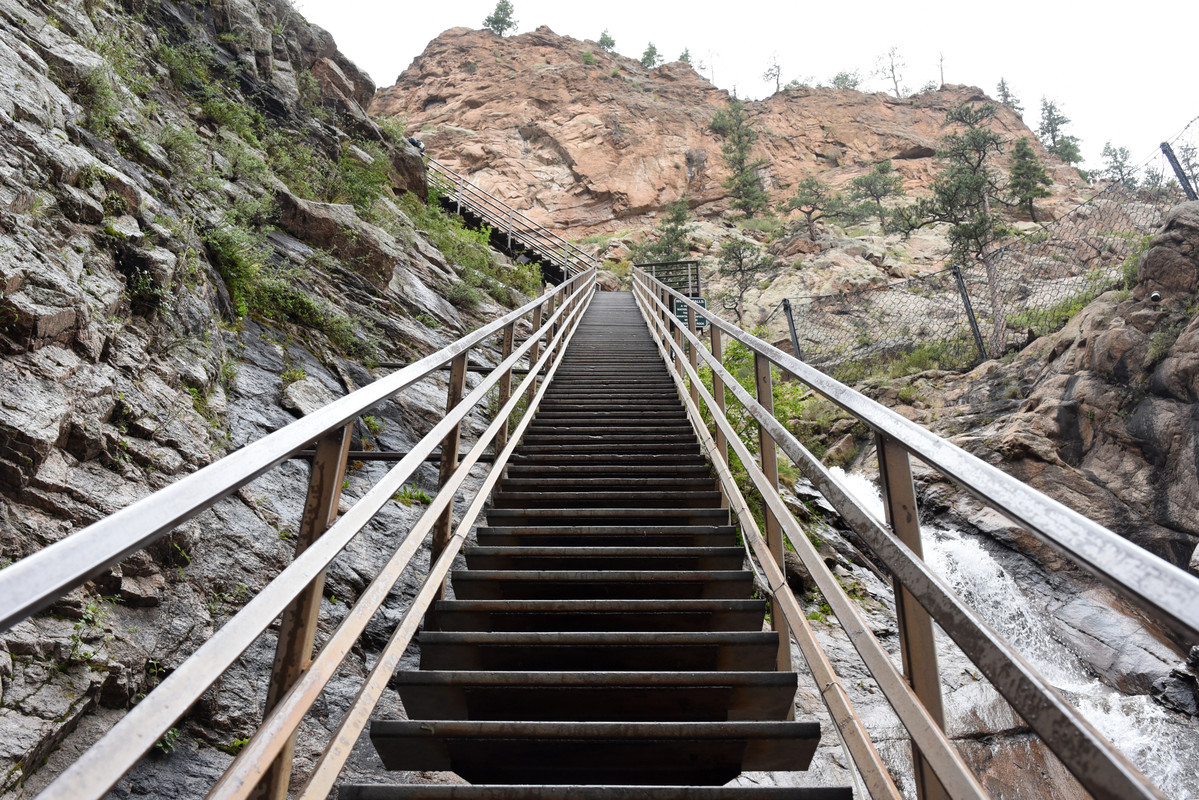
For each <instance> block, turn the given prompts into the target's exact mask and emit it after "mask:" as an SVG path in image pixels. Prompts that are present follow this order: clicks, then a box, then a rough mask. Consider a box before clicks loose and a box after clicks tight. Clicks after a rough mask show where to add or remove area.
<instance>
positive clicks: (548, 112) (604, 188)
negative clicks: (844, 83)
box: [371, 27, 1078, 236]
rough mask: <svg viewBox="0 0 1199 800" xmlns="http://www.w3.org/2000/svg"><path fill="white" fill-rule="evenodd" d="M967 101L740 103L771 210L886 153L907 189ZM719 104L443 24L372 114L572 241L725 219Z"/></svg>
mask: <svg viewBox="0 0 1199 800" xmlns="http://www.w3.org/2000/svg"><path fill="white" fill-rule="evenodd" d="M976 99H983V95H982V92H981V91H980V90H978V89H974V88H970V87H965V86H947V87H944V88H943V89H942V90H941V91H938V92H928V93H924V94H920V95H915V96H912V97H908V98H903V99H896V98H893V97H890V96H887V95H883V94H863V93H861V92H857V91H852V90H837V89H808V88H804V89H792V90H787V91H783V92H780V93H778V94H775V95H774V96H772V97H770V98H769V99H767V100H763V101H761V102H751V103H748V104H747V106H748V109H749V113H750V118H751V119H752V121H753V123H754V125H755V126H756V127H757V128H758V130H759V132H760V139H759V146H758V148H757V149H756V150H755V156H758V155H760V156H761V157H763V158H766V159H767V161H768V163H767V165H766V166H765V167H764V168H763V170H762V172H761V174H762V177H763V179H764V185H765V187H766V188H767V190H768V191H769V192H770V194H771V196H772V198H773V199H774V200H776V201H777V200H782V199H783V198H784V197H785V196H786V194H787V190H788V187H793V186H794V185H795V184H796V183H798V182H799V181H800V180H802V179H804V178H806V177H809V176H813V175H819V176H820V178H821V180H823V181H825V182H826V183H829V184H831V185H833V186H835V187H839V186H842V185H844V184H846V183H847V182H848V181H849V180H851V179H852V178H854V177H856V176H858V175H861V174H863V173H865V172H868V171H869V170H870V168H871V166H872V165H873V164H874V163H875V162H877V161H881V160H884V159H891V160H892V162H893V164H894V166H895V169H897V170H898V171H899V173H900V174H901V175H903V177H904V179H905V183H906V185H907V187H908V189H909V190H910V191H919V190H920V189H921V188H922V187H924V186H926V185H927V184H928V182H929V181H930V180H931V178H932V176H933V174H934V168H933V163H932V162H933V158H932V156H933V151H934V149H935V148H936V145H937V140H938V139H939V138H940V137H941V136H942V135H943V134H944V131H943V129H942V123H943V121H944V118H945V111H946V109H948V108H950V107H951V106H953V105H955V104H957V103H960V102H962V101H966V100H976ZM728 100H729V96H728V93H727V92H725V91H723V90H719V89H716V88H715V87H713V86H712V85H711V84H710V83H708V81H707V80H705V79H704V78H703V77H701V76H700V75H699V74H698V73H696V72H695V70H693V69H692V68H691V66H690V65H689V64H685V63H683V62H673V63H669V64H665V65H663V66H660V67H657V68H655V69H646V68H644V67H642V66H641V64H640V63H638V62H637V61H634V60H633V59H629V58H625V57H624V56H621V55H618V54H614V53H607V52H604V51H603V50H601V49H600V48H599V47H598V45H596V44H595V43H594V42H584V41H579V40H576V39H571V38H569V37H564V36H559V35H557V34H555V33H554V32H553V31H551V30H550V29H549V28H546V27H541V28H538V29H537V30H536V31H534V32H532V33H526V34H522V35H520V36H512V37H506V38H505V37H499V36H496V35H495V34H492V33H491V32H489V31H472V30H468V29H466V28H455V29H453V30H450V31H446V32H445V33H443V34H442V35H441V36H439V37H438V38H437V39H435V40H434V41H433V42H431V43H430V44H429V46H428V47H427V48H426V50H425V52H424V53H423V54H422V55H421V56H420V57H419V58H418V59H416V61H415V62H413V64H412V66H410V67H409V68H408V69H407V70H405V71H404V73H403V74H402V75H400V77H399V78H398V80H397V82H396V84H395V85H394V86H392V87H389V88H385V89H381V90H380V91H379V93H378V94H377V95H376V97H375V100H374V102H373V104H372V106H371V111H372V113H375V114H378V115H386V116H399V117H401V118H403V120H405V121H406V122H407V124H408V126H409V130H410V131H413V132H416V131H419V134H417V135H419V136H421V137H422V138H423V139H424V140H425V142H426V143H427V144H428V146H429V153H430V154H431V155H432V156H433V157H434V158H436V159H438V160H439V161H443V162H445V163H446V164H447V165H449V166H450V167H451V168H453V169H455V170H457V171H459V172H461V173H462V174H465V175H466V176H468V177H471V178H472V179H474V180H475V181H476V182H477V183H479V184H480V185H481V186H483V187H484V188H486V189H487V190H488V191H492V192H495V193H497V194H498V195H499V196H500V197H502V198H503V199H504V200H505V201H507V202H509V203H510V204H512V205H514V206H515V207H517V208H519V209H527V210H528V211H529V213H530V215H531V216H534V217H535V218H539V219H540V220H541V221H544V222H546V223H549V224H552V225H554V226H557V227H559V228H561V229H567V230H570V232H571V235H573V236H578V235H580V234H584V233H593V232H600V231H603V232H609V233H610V232H614V231H617V230H621V229H624V228H629V227H633V228H637V227H642V226H645V225H646V224H647V222H648V223H650V224H652V214H653V213H655V212H657V211H658V210H660V209H662V208H664V207H665V206H666V204H668V203H670V202H673V201H675V200H677V199H679V198H680V197H682V196H684V195H686V196H687V197H688V199H689V204H690V205H691V207H692V208H693V209H694V210H695V211H696V213H697V214H699V215H713V214H716V213H718V212H720V211H721V210H723V209H724V208H725V207H726V191H725V189H723V188H722V187H721V182H722V181H724V180H725V179H726V178H727V177H728V170H727V169H726V167H725V164H724V161H723V160H722V158H721V153H720V148H721V144H722V140H721V139H720V138H719V137H718V136H716V135H715V134H714V133H712V131H711V130H710V123H711V121H712V117H713V115H714V114H715V113H716V111H718V110H719V109H722V108H724V107H725V106H726V105H727V103H728ZM996 130H998V131H999V132H1001V133H1002V134H1003V135H1004V136H1005V138H1018V137H1020V136H1028V137H1029V138H1030V139H1031V140H1032V141H1033V143H1034V145H1033V146H1034V148H1036V149H1037V152H1038V155H1040V156H1041V157H1042V159H1043V160H1045V161H1046V162H1047V163H1052V164H1053V166H1052V167H1051V171H1052V173H1053V176H1054V178H1055V181H1056V182H1057V183H1058V184H1060V185H1059V186H1058V189H1057V190H1058V192H1059V193H1064V192H1066V191H1067V187H1073V185H1074V184H1076V183H1077V182H1078V174H1077V172H1076V171H1075V170H1073V169H1070V168H1069V167H1066V166H1065V165H1063V164H1061V163H1060V162H1058V161H1056V159H1050V158H1049V157H1048V156H1047V154H1046V153H1045V152H1044V150H1043V149H1042V148H1041V146H1040V144H1038V143H1037V142H1036V137H1035V136H1034V135H1033V134H1032V132H1031V131H1029V129H1028V128H1027V126H1026V125H1025V124H1024V123H1023V122H1022V121H1021V120H1020V119H1019V118H1018V117H1017V116H1016V115H1015V114H1014V113H1012V112H1011V111H1010V110H1008V109H1006V108H1002V107H1001V108H1000V110H999V115H998V118H997V123H996ZM647 215H650V216H647Z"/></svg>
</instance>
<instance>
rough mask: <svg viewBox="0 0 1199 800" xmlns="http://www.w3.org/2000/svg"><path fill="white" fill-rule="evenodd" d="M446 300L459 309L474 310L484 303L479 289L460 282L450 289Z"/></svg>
mask: <svg viewBox="0 0 1199 800" xmlns="http://www.w3.org/2000/svg"><path fill="white" fill-rule="evenodd" d="M446 299H448V300H449V301H450V302H451V303H453V304H454V305H456V306H458V307H459V308H474V307H475V306H477V305H479V303H481V302H483V295H481V294H480V293H479V290H478V289H476V288H475V287H473V286H470V285H469V284H467V282H466V281H458V282H457V283H455V284H454V285H453V286H451V287H450V291H449V294H447V295H446Z"/></svg>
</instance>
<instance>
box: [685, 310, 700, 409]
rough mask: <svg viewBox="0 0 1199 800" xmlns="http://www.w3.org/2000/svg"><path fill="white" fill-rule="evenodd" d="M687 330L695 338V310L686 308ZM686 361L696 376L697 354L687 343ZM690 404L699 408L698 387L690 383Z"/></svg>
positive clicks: (692, 346) (697, 372) (697, 367)
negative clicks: (689, 363)
mask: <svg viewBox="0 0 1199 800" xmlns="http://www.w3.org/2000/svg"><path fill="white" fill-rule="evenodd" d="M687 330H688V331H690V332H691V335H692V336H693V337H694V336H695V309H694V308H692V307H691V306H687ZM687 360H688V361H690V362H691V371H692V372H694V373H695V374H696V375H698V374H699V353H697V352H695V345H694V344H693V343H692V342H690V341H688V342H687ZM691 402H692V403H695V407H696V408H699V387H698V386H696V385H695V383H694V381H692V382H691Z"/></svg>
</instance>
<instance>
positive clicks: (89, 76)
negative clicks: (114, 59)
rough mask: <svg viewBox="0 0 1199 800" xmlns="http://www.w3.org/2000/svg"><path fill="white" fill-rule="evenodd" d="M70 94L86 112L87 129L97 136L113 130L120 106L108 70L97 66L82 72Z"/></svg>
mask: <svg viewBox="0 0 1199 800" xmlns="http://www.w3.org/2000/svg"><path fill="white" fill-rule="evenodd" d="M71 96H72V98H74V100H75V102H77V103H79V105H81V106H83V109H84V111H86V112H87V122H86V125H87V127H88V130H90V131H91V132H92V133H94V134H96V135H97V136H109V135H110V134H111V133H112V132H113V130H114V128H115V127H116V119H117V116H119V115H120V113H121V107H120V104H119V102H118V97H117V91H116V89H114V88H113V85H112V80H111V79H110V78H109V77H108V70H106V69H103V68H100V67H97V68H95V69H92V70H89V71H88V72H86V73H84V75H83V77H81V78H80V79H79V82H78V83H77V84H76V85H75V86H74V91H73V92H72V93H71Z"/></svg>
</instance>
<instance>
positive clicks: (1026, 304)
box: [790, 118, 1199, 379]
mask: <svg viewBox="0 0 1199 800" xmlns="http://www.w3.org/2000/svg"><path fill="white" fill-rule="evenodd" d="M1170 144H1171V146H1172V149H1173V151H1174V153H1175V154H1176V157H1177V160H1178V162H1179V164H1180V166H1181V168H1182V170H1183V172H1184V174H1185V175H1187V176H1188V177H1189V179H1190V181H1191V185H1192V186H1195V185H1196V184H1195V178H1196V177H1199V118H1197V119H1195V120H1193V121H1192V122H1191V123H1190V124H1189V125H1188V126H1187V127H1186V128H1185V129H1184V130H1183V131H1182V132H1181V133H1180V134H1178V136H1176V137H1174V139H1172V140H1171V141H1170ZM1175 174H1176V173H1175V170H1174V169H1173V166H1172V165H1171V164H1170V163H1169V161H1168V160H1167V158H1166V156H1165V155H1164V154H1158V155H1156V156H1154V157H1152V158H1149V159H1146V160H1145V161H1144V162H1142V164H1141V165H1140V166H1139V167H1138V168H1135V169H1131V170H1129V174H1128V176H1127V177H1126V178H1124V179H1119V178H1113V179H1111V182H1110V183H1109V184H1108V186H1107V187H1106V188H1105V189H1103V191H1101V192H1099V193H1098V194H1097V195H1095V197H1093V198H1091V199H1090V200H1088V201H1087V202H1085V203H1083V204H1082V205H1080V206H1078V207H1077V208H1075V209H1074V210H1073V211H1071V212H1070V213H1068V214H1066V215H1064V216H1062V217H1060V218H1058V219H1057V220H1055V221H1053V222H1051V223H1048V224H1046V225H1043V226H1042V227H1041V228H1040V229H1039V230H1037V231H1035V232H1033V233H1030V234H1027V235H1025V236H1023V237H1021V238H1019V239H1017V240H1015V241H1013V242H1011V243H1010V244H1007V245H1005V246H1004V247H1001V248H999V249H997V250H994V251H992V252H991V253H990V254H989V256H988V257H987V259H986V262H985V263H976V264H963V265H961V267H960V268H959V269H958V270H955V269H954V268H949V269H945V270H942V271H940V272H936V273H933V274H930V275H922V276H919V277H915V278H911V279H908V280H904V281H901V282H898V283H891V284H888V285H886V286H879V287H874V288H871V289H865V290H861V291H856V292H846V293H842V294H836V295H824V296H815V297H799V298H791V300H790V302H791V306H792V309H793V318H794V322H795V334H796V339H797V340H798V343H799V349H800V356H801V357H802V358H803V359H804V360H805V361H807V362H808V363H810V364H813V365H814V366H817V367H819V368H821V369H822V370H824V371H826V372H829V373H831V374H835V375H838V376H839V377H842V378H846V379H850V378H854V377H856V376H859V375H861V374H863V373H864V372H865V371H866V367H867V365H869V366H870V368H871V369H872V370H878V369H879V368H885V367H886V366H887V365H891V366H892V368H893V369H894V371H896V372H898V371H903V372H912V371H917V370H922V369H932V368H938V369H963V368H968V367H971V366H973V365H975V364H977V363H978V362H979V361H981V360H983V359H985V358H987V357H992V356H996V355H999V354H1001V353H1002V352H1004V351H1005V350H1007V349H1009V348H1010V347H1013V346H1019V345H1022V344H1023V343H1025V342H1026V341H1028V340H1030V339H1032V338H1034V337H1036V336H1040V335H1043V334H1045V333H1049V332H1052V331H1054V330H1057V329H1058V328H1060V327H1062V326H1063V325H1065V324H1066V322H1068V321H1069V319H1070V318H1071V317H1072V316H1073V315H1074V314H1075V313H1077V312H1078V311H1079V310H1081V309H1082V307H1083V306H1085V305H1086V304H1087V303H1089V302H1090V301H1091V300H1093V299H1094V298H1095V297H1097V296H1099V295H1100V294H1102V293H1103V292H1105V291H1107V290H1108V289H1112V288H1118V287H1120V286H1122V285H1129V286H1131V283H1132V281H1133V280H1134V279H1135V268H1136V262H1137V259H1138V257H1139V256H1140V253H1141V252H1142V251H1143V249H1144V247H1145V245H1146V244H1147V243H1148V240H1149V239H1150V238H1151V237H1152V236H1153V234H1154V233H1155V232H1156V231H1157V230H1158V228H1159V227H1160V226H1161V224H1162V220H1163V218H1164V216H1165V214H1166V212H1167V211H1168V210H1169V209H1170V208H1171V207H1172V206H1174V205H1176V204H1178V203H1180V202H1183V201H1184V200H1186V196H1185V194H1184V191H1183V188H1182V186H1181V185H1180V184H1179V182H1178V180H1177V178H1176V177H1175ZM958 275H960V280H959V279H958ZM971 313H973V316H974V318H975V321H976V326H972V325H971Z"/></svg>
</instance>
